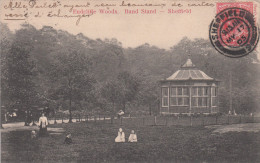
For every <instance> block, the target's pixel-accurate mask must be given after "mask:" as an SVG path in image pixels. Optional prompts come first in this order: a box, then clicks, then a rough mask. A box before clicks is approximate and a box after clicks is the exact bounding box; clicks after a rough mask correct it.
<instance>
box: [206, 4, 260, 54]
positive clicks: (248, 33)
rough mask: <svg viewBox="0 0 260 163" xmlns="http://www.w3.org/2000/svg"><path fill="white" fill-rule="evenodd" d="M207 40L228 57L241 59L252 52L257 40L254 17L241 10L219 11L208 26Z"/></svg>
mask: <svg viewBox="0 0 260 163" xmlns="http://www.w3.org/2000/svg"><path fill="white" fill-rule="evenodd" d="M209 38H210V41H211V43H212V45H213V46H214V48H215V49H216V50H217V51H218V52H220V53H221V54H223V55H225V56H228V57H233V58H237V57H243V56H245V55H247V54H249V53H250V52H252V51H253V50H254V49H255V47H256V45H257V43H258V40H259V27H258V25H257V24H256V22H255V18H254V15H253V14H252V13H251V12H250V11H248V10H246V9H243V8H239V7H229V8H226V9H224V10H222V11H220V12H219V13H218V14H217V15H216V17H215V18H214V20H213V21H212V22H211V24H210V28H209Z"/></svg>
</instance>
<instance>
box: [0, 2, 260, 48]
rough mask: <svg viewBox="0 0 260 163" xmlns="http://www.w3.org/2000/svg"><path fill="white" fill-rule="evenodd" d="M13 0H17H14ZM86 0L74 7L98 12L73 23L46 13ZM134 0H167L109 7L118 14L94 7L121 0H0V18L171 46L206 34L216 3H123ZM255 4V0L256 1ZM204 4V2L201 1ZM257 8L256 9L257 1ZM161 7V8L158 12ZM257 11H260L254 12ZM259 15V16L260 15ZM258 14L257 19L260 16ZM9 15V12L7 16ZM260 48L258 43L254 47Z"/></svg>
mask: <svg viewBox="0 0 260 163" xmlns="http://www.w3.org/2000/svg"><path fill="white" fill-rule="evenodd" d="M20 1H21V2H22V3H23V4H25V5H27V6H28V2H27V1H26V0H20ZM14 2H19V1H17V0H14ZM46 2H55V1H52V0H46ZM87 2H89V3H90V4H91V5H90V6H89V7H74V9H77V10H81V9H83V10H91V9H93V10H96V11H97V13H96V14H94V15H92V16H90V17H85V18H81V20H80V22H79V24H78V25H76V21H77V18H75V17H74V18H54V17H52V18H50V17H47V16H46V15H47V14H48V12H50V11H52V12H53V13H57V11H58V9H61V15H62V14H63V15H64V14H68V15H77V14H73V13H72V12H69V11H68V10H69V9H68V8H64V7H61V6H63V5H64V4H70V5H73V4H74V5H76V4H82V5H86V4H87ZM129 2H130V3H131V4H133V3H136V4H145V3H153V4H160V3H166V4H167V5H166V6H165V7H163V8H162V7H118V6H117V7H110V11H112V10H113V9H114V10H117V13H118V14H100V13H99V9H106V7H101V8H97V7H94V5H95V4H101V3H104V4H117V5H120V4H121V3H122V1H114V0H106V1H105V0H100V1H83V0H73V1H68V0H65V1H61V6H59V7H57V8H55V9H37V8H35V7H34V8H28V10H26V9H13V10H10V9H4V6H5V5H8V4H9V0H2V1H1V11H0V12H1V22H3V23H7V24H8V26H9V28H10V29H11V30H12V31H15V30H16V29H19V28H20V24H22V23H25V22H26V23H29V24H32V25H33V26H35V27H36V28H41V27H42V26H43V25H48V26H52V27H54V28H56V29H62V30H66V31H68V32H69V33H72V34H78V33H83V34H84V35H85V36H87V37H89V38H91V39H97V38H101V39H105V38H109V39H111V38H117V39H118V41H120V42H122V45H123V47H136V46H139V45H141V44H144V43H149V44H150V45H155V46H157V47H159V48H165V49H169V48H170V47H171V46H173V45H175V44H176V43H178V42H179V41H180V40H181V39H182V38H183V37H185V36H186V37H188V38H190V39H194V38H204V39H208V37H209V25H210V23H211V21H212V20H213V19H214V16H215V15H216V3H215V1H204V2H207V3H208V4H213V7H211V6H201V7H193V6H188V4H196V5H202V1H189V2H183V1H174V0H150V1H147V0H146V1H145V0H143V1H140V0H139V1H127V0H126V1H125V3H129ZM174 2H175V3H176V4H178V3H181V4H182V5H183V6H182V7H176V6H173V7H172V6H171V4H173V3H174ZM221 2H223V0H222V1H221ZM37 3H38V4H39V5H40V4H43V3H44V1H43V0H41V1H37ZM255 4H257V3H255ZM204 5H205V3H204ZM257 5H258V6H257V7H256V9H257V10H258V11H259V6H260V4H259V3H258V4H257ZM125 9H132V10H136V9H138V10H139V13H138V14H125ZM141 9H150V10H152V9H156V14H141V13H140V12H141ZM168 9H173V10H174V11H176V10H186V9H187V10H188V11H189V12H190V11H191V13H182V14H181V13H173V14H168V13H167V12H168ZM38 11H39V12H40V13H42V14H43V15H42V17H40V18H35V17H34V15H36V13H38ZM161 11H163V12H161ZM25 12H29V14H30V16H29V18H26V21H23V20H22V21H21V20H19V21H14V20H4V19H6V18H7V17H6V14H10V13H12V14H14V13H16V14H20V13H25ZM257 14H258V15H259V13H257ZM259 17H260V16H259ZM259 17H258V19H259ZM9 18H10V16H9ZM257 49H258V51H260V48H259V45H258V47H257Z"/></svg>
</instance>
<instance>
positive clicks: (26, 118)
mask: <svg viewBox="0 0 260 163" xmlns="http://www.w3.org/2000/svg"><path fill="white" fill-rule="evenodd" d="M28 120H29V111H28V108H27V109H26V117H25V122H24V126H29V124H28Z"/></svg>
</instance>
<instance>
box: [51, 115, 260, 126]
mask: <svg viewBox="0 0 260 163" xmlns="http://www.w3.org/2000/svg"><path fill="white" fill-rule="evenodd" d="M49 121H50V122H51V123H68V121H69V115H65V114H64V115H63V114H60V115H56V116H55V117H49ZM72 122H86V123H104V124H119V125H124V124H128V123H129V124H134V125H138V126H155V125H159V126H178V125H179V126H208V125H225V124H240V123H260V117H254V116H245V115H237V116H234V115H207V116H206V115H200V116H193V115H192V116H144V117H131V116H128V117H120V118H119V117H114V116H108V115H82V114H73V116H72Z"/></svg>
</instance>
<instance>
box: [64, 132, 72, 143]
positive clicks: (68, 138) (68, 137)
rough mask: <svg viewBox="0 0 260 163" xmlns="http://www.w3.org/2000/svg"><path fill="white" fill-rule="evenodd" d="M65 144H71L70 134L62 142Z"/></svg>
mask: <svg viewBox="0 0 260 163" xmlns="http://www.w3.org/2000/svg"><path fill="white" fill-rule="evenodd" d="M64 143H65V144H71V143H72V139H71V134H68V135H67V136H66V138H65V140H64Z"/></svg>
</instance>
